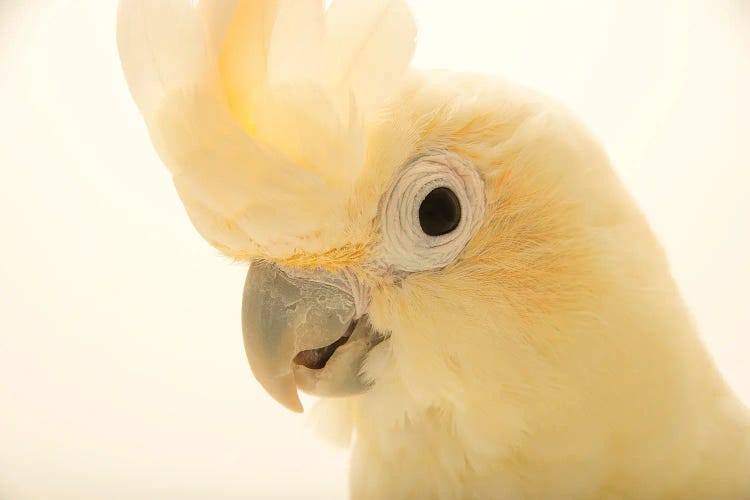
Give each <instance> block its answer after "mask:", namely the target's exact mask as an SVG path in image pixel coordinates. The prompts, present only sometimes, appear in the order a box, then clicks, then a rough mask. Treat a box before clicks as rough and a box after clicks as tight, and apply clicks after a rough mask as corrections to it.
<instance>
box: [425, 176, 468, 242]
mask: <svg viewBox="0 0 750 500" xmlns="http://www.w3.org/2000/svg"><path fill="white" fill-rule="evenodd" d="M460 222H461V202H460V201H458V197H457V196H456V193H454V192H453V191H451V190H450V189H449V188H447V187H439V188H435V189H433V190H432V191H430V193H429V194H428V195H427V196H426V197H425V199H424V200H423V201H422V204H421V205H419V225H420V226H421V227H422V231H424V232H425V234H427V235H429V236H442V235H444V234H448V233H450V232H451V231H453V230H455V229H456V228H457V227H458V224H459V223H460Z"/></svg>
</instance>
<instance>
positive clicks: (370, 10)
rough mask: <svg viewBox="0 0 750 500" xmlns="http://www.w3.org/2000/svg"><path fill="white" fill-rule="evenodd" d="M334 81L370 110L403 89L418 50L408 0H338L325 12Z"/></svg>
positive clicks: (363, 108)
mask: <svg viewBox="0 0 750 500" xmlns="http://www.w3.org/2000/svg"><path fill="white" fill-rule="evenodd" d="M325 21H326V36H327V40H326V44H327V50H328V56H329V64H330V66H331V78H332V81H333V82H334V83H335V84H337V85H339V86H340V87H342V88H349V89H351V91H352V92H353V93H354V95H355V97H356V100H357V105H358V106H359V108H360V109H361V110H363V112H365V113H371V112H373V111H375V110H377V109H378V107H380V106H381V105H382V104H383V102H384V101H385V100H386V99H388V98H389V97H390V96H391V95H392V94H393V92H395V90H396V89H397V88H398V84H399V82H400V80H401V77H402V76H403V73H404V71H405V70H406V68H407V67H408V66H409V62H410V61H411V57H412V55H413V53H414V47H415V37H416V25H415V23H414V18H413V16H412V14H411V12H410V11H409V8H408V6H407V5H406V3H405V2H404V1H403V0H360V1H356V2H355V1H351V0H334V1H333V3H332V4H331V6H330V7H329V9H328V11H327V13H326V20H325Z"/></svg>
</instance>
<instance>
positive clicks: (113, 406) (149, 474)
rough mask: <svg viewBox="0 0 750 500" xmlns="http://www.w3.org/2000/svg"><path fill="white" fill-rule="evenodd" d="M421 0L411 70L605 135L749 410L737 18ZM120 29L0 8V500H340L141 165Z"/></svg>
mask: <svg viewBox="0 0 750 500" xmlns="http://www.w3.org/2000/svg"><path fill="white" fill-rule="evenodd" d="M411 3H412V4H413V7H414V11H415V13H416V17H417V19H418V23H419V26H420V36H419V43H420V45H419V49H418V51H417V55H416V64H418V65H419V66H424V67H435V66H440V67H448V68H451V69H458V70H472V71H481V72H489V73H496V74H501V75H505V76H507V77H509V78H511V79H514V80H518V81H522V82H526V83H529V84H531V85H533V86H534V87H536V88H539V89H541V90H543V91H544V92H546V93H548V94H552V95H555V96H557V97H558V98H560V99H561V100H563V101H564V102H566V103H567V104H568V105H569V106H571V107H572V108H573V109H575V110H576V111H577V112H578V113H579V114H580V115H581V116H582V117H583V118H584V120H585V121H586V122H587V123H588V124H589V125H590V126H591V127H592V128H593V130H594V131H595V132H596V133H597V135H598V136H599V137H601V139H602V140H603V142H604V143H605V145H606V146H607V148H608V150H609V151H610V153H611V156H612V158H613V161H614V163H615V165H616V166H617V169H618V171H619V173H620V175H621V176H622V178H623V180H624V182H625V183H626V184H627V186H628V187H629V189H630V191H631V192H632V194H633V196H634V197H635V198H636V199H637V200H638V202H639V203H640V204H641V206H642V207H643V209H644V210H645V212H646V214H647V215H648V217H649V219H650V220H651V222H652V224H653V226H654V228H655V230H656V231H657V233H658V234H659V235H660V237H661V238H662V241H663V242H664V245H665V246H666V249H667V251H668V253H669V256H670V258H671V261H672V264H673V269H674V273H675V275H676V277H677V280H678V281H679V283H680V285H681V287H682V289H683V290H684V295H685V297H686V300H687V301H688V303H689V304H690V305H691V307H692V309H693V311H694V315H695V318H696V321H697V322H698V324H699V326H700V329H701V332H702V335H703V337H704V339H705V341H706V343H707V344H708V346H709V348H710V350H711V351H712V353H713V354H714V355H715V358H716V360H717V363H718V364H719V366H720V367H721V369H722V371H723V372H724V373H725V374H726V377H727V378H728V380H729V381H730V383H731V384H732V385H733V386H734V387H735V389H736V390H737V392H738V393H740V394H741V396H742V397H743V399H744V400H745V401H750V366H748V361H750V328H749V326H750V319H749V318H748V311H749V310H750V309H749V308H748V304H747V302H748V283H750V265H749V264H748V255H750V235H748V232H749V231H750V229H749V228H750V222H748V215H750V210H749V208H750V201H749V200H750V197H749V196H748V193H749V192H750V189H749V187H750V173H749V170H750V149H749V148H750V125H749V124H748V119H749V118H748V117H750V97H748V92H750V2H749V1H748V0H705V1H703V2H694V1H688V0H676V1H642V2H633V1H631V0H622V1H614V0H610V1H603V0H588V1H584V0H577V1H567V2H563V1H550V0H548V1H542V0H534V1H528V0H527V1H523V2H521V1H518V0H516V1H512V2H511V1H504V0H503V1H501V0H492V1H490V0H474V1H469V0H462V1H461V2H456V1H436V0H414V1H412V2H411ZM114 13H115V2H114V1H113V0H73V1H53V0H46V1H45V0H0V498H2V499H3V500H5V499H9V500H15V499H28V498H35V499H37V498H41V499H62V498H81V499H84V498H110V499H117V498H123V499H140V498H163V499H178V498H180V499H183V498H184V499H190V498H206V499H208V498H315V497H317V498H339V497H343V496H344V495H345V493H346V483H347V473H346V469H347V468H346V457H347V455H346V452H344V451H341V450H335V449H331V448H328V447H327V446H326V445H325V444H323V443H321V442H320V441H318V440H317V439H316V438H315V437H314V436H313V434H312V432H311V431H310V429H309V428H308V427H306V426H305V418H304V417H300V416H297V415H293V414H291V413H288V412H287V411H286V410H284V409H282V408H281V407H280V406H279V405H277V404H275V403H274V402H273V401H271V400H270V399H269V398H268V397H267V396H266V395H265V394H264V393H263V392H262V391H261V389H260V386H259V385H258V384H256V383H255V382H254V380H253V379H252V377H251V375H250V371H249V369H248V367H247V366H246V361H245V357H244V353H243V350H242V342H241V335H240V323H239V307H240V296H241V290H242V283H243V279H244V274H245V269H244V268H243V267H242V266H239V265H234V264H230V263H228V262H227V261H226V260H225V259H223V258H220V257H219V256H218V255H217V254H216V252H215V251H213V250H212V249H211V248H210V247H209V246H208V245H207V244H205V243H204V242H203V241H202V240H201V239H200V238H199V236H198V235H197V233H196V232H195V231H194V230H193V228H192V227H191V226H190V224H189V222H188V219H187V217H186V216H185V214H184V212H183V209H182V207H181V205H180V203H179V200H178V198H177V196H176V194H175V192H174V190H173V188H172V185H171V182H170V178H169V176H168V175H167V172H166V169H164V168H163V167H162V166H161V165H160V164H159V162H158V161H157V158H156V157H155V155H154V153H153V152H152V150H151V148H150V146H149V142H148V139H147V136H146V132H145V130H144V127H143V125H142V123H141V121H140V118H139V116H138V114H137V112H136V110H135V107H134V105H133V104H132V103H131V101H130V100H129V96H128V95H127V93H126V89H125V86H124V83H123V81H122V77H121V74H120V71H119V67H118V62H117V58H116V52H115V46H114V30H113V27H114ZM306 403H308V405H309V401H307V400H306Z"/></svg>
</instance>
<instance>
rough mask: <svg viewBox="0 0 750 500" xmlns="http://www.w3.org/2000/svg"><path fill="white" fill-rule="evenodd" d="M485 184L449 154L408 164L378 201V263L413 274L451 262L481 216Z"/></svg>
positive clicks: (459, 158)
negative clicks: (379, 235) (380, 240)
mask: <svg viewBox="0 0 750 500" xmlns="http://www.w3.org/2000/svg"><path fill="white" fill-rule="evenodd" d="M484 211H485V199H484V182H483V181H482V179H481V177H480V176H479V173H478V172H477V170H476V169H475V168H474V166H473V165H471V164H469V163H468V162H466V161H465V160H464V159H463V158H461V157H460V156H458V155H455V154H452V153H442V154H434V155H429V156H423V157H421V158H419V159H417V160H415V161H413V162H412V163H410V164H408V165H406V166H405V167H404V168H403V169H402V170H401V172H400V173H399V175H398V176H397V177H396V180H395V182H394V185H393V187H392V188H391V189H390V191H389V192H388V193H386V196H385V197H384V198H383V201H382V203H381V214H380V220H381V232H382V236H383V238H382V243H381V246H380V249H379V252H378V256H379V258H380V260H381V263H382V264H384V265H385V266H387V267H391V268H394V269H397V270H401V271H407V272H417V271H426V270H429V269H438V268H441V267H445V266H447V265H448V264H450V263H451V262H453V261H454V260H455V259H456V258H457V257H458V255H459V254H460V253H461V251H462V250H463V249H464V247H465V246H466V244H467V243H468V242H469V240H470V239H471V237H472V236H473V235H474V233H475V232H476V229H477V228H478V226H479V224H480V223H481V222H482V220H483V218H484Z"/></svg>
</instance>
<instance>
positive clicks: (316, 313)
mask: <svg viewBox="0 0 750 500" xmlns="http://www.w3.org/2000/svg"><path fill="white" fill-rule="evenodd" d="M362 290H363V288H362V287H361V286H360V285H359V282H358V281H357V280H356V278H354V277H353V276H352V275H350V274H348V273H346V272H340V273H330V272H326V271H298V270H289V269H284V268H281V267H279V266H276V265H275V264H273V263H270V262H267V261H261V260H257V261H254V262H253V263H252V264H251V265H250V269H249V271H248V273H247V279H246V281H245V290H244V295H243V299H242V333H243V337H244V343H245V353H246V354H247V360H248V362H249V363H250V368H251V369H252V372H253V375H255V378H256V379H257V380H258V382H260V384H261V385H262V386H263V388H264V389H265V390H266V391H267V392H268V393H269V394H270V395H271V396H272V397H273V398H274V399H276V400H277V401H278V402H279V403H281V404H282V405H284V406H285V407H287V408H288V409H290V410H292V411H295V412H302V411H303V409H302V403H301V402H300V399H299V396H298V394H297V388H298V387H299V388H301V389H303V390H304V391H306V392H310V393H312V394H315V395H320V396H343V395H350V394H355V393H358V392H362V391H363V390H365V389H366V388H367V387H368V386H369V384H367V383H364V382H362V381H361V380H360V373H359V372H360V370H361V368H362V363H363V362H364V358H365V355H366V354H367V352H368V351H369V350H370V349H371V348H372V347H373V346H374V345H376V344H377V343H379V341H380V339H381V337H380V336H379V335H377V334H376V333H375V332H373V330H372V329H371V328H370V327H369V323H368V322H367V320H366V318H363V317H362V314H363V311H362V309H363V306H362V303H363V302H364V301H363V300H362V298H363V297H364V296H365V295H366V294H363V293H362ZM355 297H356V298H355Z"/></svg>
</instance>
